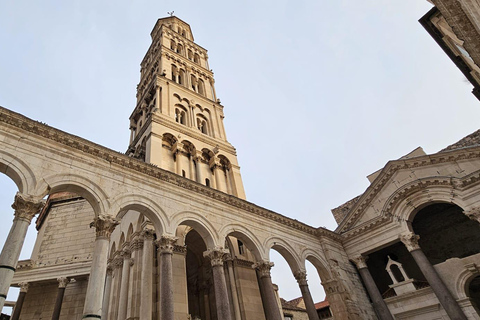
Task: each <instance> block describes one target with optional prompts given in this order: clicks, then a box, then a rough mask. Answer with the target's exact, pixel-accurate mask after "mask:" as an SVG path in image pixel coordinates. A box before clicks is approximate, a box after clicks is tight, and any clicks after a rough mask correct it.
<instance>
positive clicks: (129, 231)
mask: <svg viewBox="0 0 480 320" xmlns="http://www.w3.org/2000/svg"><path fill="white" fill-rule="evenodd" d="M132 234H133V225H132V224H131V223H130V225H129V226H128V231H127V241H132Z"/></svg>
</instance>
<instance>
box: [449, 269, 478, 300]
mask: <svg viewBox="0 0 480 320" xmlns="http://www.w3.org/2000/svg"><path fill="white" fill-rule="evenodd" d="M478 276H480V270H479V269H478V268H477V267H476V266H473V265H471V266H466V267H465V269H463V270H462V272H460V273H459V274H458V276H457V277H456V279H455V291H456V292H455V293H456V294H457V296H458V298H459V299H465V298H467V297H468V287H469V286H470V283H471V282H472V281H473V279H475V278H476V277H478Z"/></svg>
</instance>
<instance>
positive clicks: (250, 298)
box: [234, 260, 265, 320]
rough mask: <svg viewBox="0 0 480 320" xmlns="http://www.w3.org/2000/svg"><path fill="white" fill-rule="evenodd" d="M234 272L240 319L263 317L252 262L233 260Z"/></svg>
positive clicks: (256, 319)
mask: <svg viewBox="0 0 480 320" xmlns="http://www.w3.org/2000/svg"><path fill="white" fill-rule="evenodd" d="M234 272H235V279H236V281H237V289H238V299H239V301H240V312H241V314H242V319H255V320H263V319H265V314H264V312H263V305H262V298H261V296H260V289H259V287H258V281H257V274H256V272H255V269H253V268H252V264H251V263H249V262H246V261H243V260H235V264H234Z"/></svg>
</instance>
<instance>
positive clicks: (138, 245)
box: [130, 237, 145, 252]
mask: <svg viewBox="0 0 480 320" xmlns="http://www.w3.org/2000/svg"><path fill="white" fill-rule="evenodd" d="M144 239H145V238H144ZM142 248H143V239H141V238H140V237H136V238H135V239H133V241H132V242H131V243H130V251H131V252H134V251H138V250H140V249H142Z"/></svg>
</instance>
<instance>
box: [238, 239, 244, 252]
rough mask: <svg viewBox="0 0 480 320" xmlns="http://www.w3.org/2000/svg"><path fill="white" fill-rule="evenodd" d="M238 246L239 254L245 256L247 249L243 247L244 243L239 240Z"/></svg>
mask: <svg viewBox="0 0 480 320" xmlns="http://www.w3.org/2000/svg"><path fill="white" fill-rule="evenodd" d="M237 245H238V253H239V254H241V255H243V254H245V247H244V245H243V242H242V241H240V240H237Z"/></svg>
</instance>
